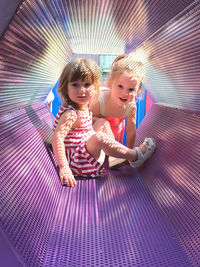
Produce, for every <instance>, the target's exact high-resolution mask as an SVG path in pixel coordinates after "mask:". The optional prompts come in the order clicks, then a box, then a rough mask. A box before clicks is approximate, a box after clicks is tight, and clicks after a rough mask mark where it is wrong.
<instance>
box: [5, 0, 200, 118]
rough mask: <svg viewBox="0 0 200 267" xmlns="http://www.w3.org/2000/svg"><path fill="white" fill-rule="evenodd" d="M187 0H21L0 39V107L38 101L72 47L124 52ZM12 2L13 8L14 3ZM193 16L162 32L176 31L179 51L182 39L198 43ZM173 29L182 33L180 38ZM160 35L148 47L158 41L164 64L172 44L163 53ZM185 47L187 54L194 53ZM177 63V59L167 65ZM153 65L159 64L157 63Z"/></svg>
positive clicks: (75, 50)
mask: <svg viewBox="0 0 200 267" xmlns="http://www.w3.org/2000/svg"><path fill="white" fill-rule="evenodd" d="M3 1H4V2H5V0H3ZM13 2H14V1H13ZM193 2H194V1H192V0H187V1H186V0H181V1H173V0H165V1H154V0H150V1H137V0H133V1H130V0H118V1H116V0H110V1H107V0H103V1H102V0H94V1H91V0H84V1H80V0H78V1H77V0H76V1H74V0H59V1H53V0H48V1H45V0H41V1H35V0H32V1H26V0H25V1H23V2H22V4H21V6H20V7H19V8H18V10H17V12H16V14H15V15H14V17H13V19H12V21H11V23H10V24H9V25H8V28H7V30H6V31H5V33H4V35H3V37H2V38H1V42H0V60H1V61H0V99H1V100H0V101H1V105H0V113H7V112H11V111H13V110H14V109H19V108H23V107H25V106H29V105H33V104H34V103H37V102H39V101H43V100H44V99H45V97H46V96H47V94H48V92H49V91H50V90H51V88H52V87H53V85H54V84H55V82H56V81H57V80H58V78H59V75H60V73H61V70H62V68H63V66H64V65H65V64H66V62H67V61H68V60H69V58H70V57H71V55H72V53H78V54H104V55H106V54H114V55H117V54H120V53H124V51H126V52H130V51H132V50H133V49H135V48H136V47H137V46H138V45H141V44H142V43H143V42H144V41H145V40H146V39H147V38H149V37H150V36H152V34H154V33H155V32H156V31H158V30H159V29H160V28H161V27H163V26H164V25H165V24H166V23H168V21H170V20H171V19H172V18H173V17H175V16H176V15H178V14H179V13H180V12H182V11H183V10H185V8H187V7H188V6H189V5H190V4H191V3H193ZM6 5H8V3H6ZM12 7H13V8H16V7H15V5H14V4H12ZM5 14H6V10H5ZM195 20H196V21H198V16H197V15H196V13H195V14H194V16H193V15H192V14H191V15H190V16H189V17H188V19H186V20H184V22H183V24H182V25H183V26H184V27H185V26H187V25H188V26H187V27H186V29H182V28H181V31H178V33H177V32H176V31H175V35H172V36H171V29H170V31H169V32H167V36H166V40H167V42H169V38H170V41H175V40H177V35H178V39H179V40H180V41H181V42H180V41H179V42H178V48H179V49H180V50H181V53H183V54H188V53H185V51H186V49H185V42H186V43H188V46H187V47H189V50H190V51H192V50H193V49H195V47H197V45H198V43H199V41H198V40H197V41H196V42H195V41H194V40H193V38H194V37H195V36H194V34H195V33H194V31H195V29H196V32H198V31H197V28H198V25H197V23H196V22H195ZM189 21H190V22H189ZM0 25H1V18H0ZM0 27H1V26H0ZM2 27H4V26H2ZM191 28H193V29H192V31H191ZM186 34H187V36H186ZM191 34H192V39H191ZM179 35H181V36H182V37H181V39H180V38H179ZM184 37H186V40H185V38H184ZM166 40H165V38H164V39H163V45H161V44H160V41H159V40H158V41H157V40H156V42H155V44H154V43H153V44H152V46H153V48H154V51H155V50H157V45H158V44H159V45H160V46H161V47H162V46H164V47H163V49H162V50H164V51H165V54H164V56H163V55H161V58H160V57H159V54H158V55H157V56H158V57H159V58H158V59H157V60H159V62H160V61H161V64H162V62H164V64H166V57H167V58H170V59H171V58H172V56H173V57H174V55H173V53H175V54H177V51H176V49H175V48H174V49H173V48H170V55H171V54H172V56H169V51H168V48H169V44H168V43H166ZM183 41H184V42H183ZM180 43H181V45H180ZM194 43H196V44H194ZM190 45H191V46H190ZM194 46H195V47H194ZM147 52H148V51H147ZM154 53H155V52H154ZM191 53H193V52H191ZM191 53H190V56H189V58H194V55H193V56H191ZM179 54H180V53H179ZM140 59H141V57H140ZM190 60H191V59H190ZM178 63H179V61H178V62H175V63H174V64H173V65H177V64H178ZM156 66H157V67H158V68H160V66H159V65H158V64H157V65H156ZM193 66H195V67H194V68H195V74H194V79H196V78H195V77H197V74H198V71H197V68H196V65H195V64H193ZM176 67H177V66H176ZM173 73H174V71H173ZM158 74H159V72H158V71H156V77H154V78H153V80H156V79H157V77H158ZM154 76H155V75H154ZM151 80H152V75H151ZM181 80H182V77H181ZM159 84H160V83H159ZM184 84H185V81H184ZM149 87H150V88H149V90H150V91H153V89H152V86H149ZM191 88H193V86H191ZM158 95H160V94H156V96H155V93H154V94H153V93H152V96H153V97H154V98H155V99H157V100H159V101H160V100H161V99H160V98H161V97H160V98H159V97H158ZM162 95H164V94H162ZM184 97H185V94H184ZM162 98H163V97H162ZM175 99H176V98H175Z"/></svg>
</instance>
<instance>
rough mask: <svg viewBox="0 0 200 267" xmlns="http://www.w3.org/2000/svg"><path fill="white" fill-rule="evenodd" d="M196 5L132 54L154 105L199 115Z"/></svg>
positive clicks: (199, 18) (199, 16) (199, 14)
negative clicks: (143, 70)
mask: <svg viewBox="0 0 200 267" xmlns="http://www.w3.org/2000/svg"><path fill="white" fill-rule="evenodd" d="M199 29H200V1H199V0H198V1H194V3H193V4H192V5H191V6H190V7H188V8H186V9H185V10H184V11H183V12H182V13H181V14H179V15H177V16H176V17H175V18H173V19H172V20H171V21H170V22H169V23H167V24H166V25H165V26H164V27H163V28H162V29H160V30H159V31H158V32H157V33H155V34H154V35H153V36H152V37H151V38H150V39H149V40H146V41H145V43H144V44H143V45H142V46H140V47H139V48H138V49H137V50H136V55H137V57H138V59H141V60H143V61H144V63H145V68H146V77H145V87H146V88H147V90H148V92H149V93H150V95H151V97H152V98H153V99H154V102H156V103H162V104H165V105H166V104H167V105H170V106H174V107H179V108H181V109H188V110H191V111H200V90H199V85H200V78H199V77H200V33H199Z"/></svg>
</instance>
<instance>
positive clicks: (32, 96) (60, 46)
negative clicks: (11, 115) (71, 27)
mask: <svg viewBox="0 0 200 267" xmlns="http://www.w3.org/2000/svg"><path fill="white" fill-rule="evenodd" d="M48 3H49V2H48V1H46V2H45V1H24V2H23V3H22V5H21V6H20V7H19V9H18V11H17V13H16V14H15V16H14V18H13V20H12V23H11V24H10V25H9V27H8V30H7V31H6V33H5V35H4V38H3V39H2V40H1V42H0V60H1V62H0V99H1V100H0V101H1V105H0V113H1V114H2V113H8V112H10V111H11V112H12V111H13V110H14V109H18V108H23V107H25V106H28V105H32V104H33V103H38V102H39V101H44V99H45V98H46V97H47V95H48V93H49V91H50V90H51V88H52V87H53V85H54V84H55V82H56V81H57V80H58V78H59V76H60V73H61V71H62V69H63V67H64V65H66V63H67V61H68V59H69V58H70V57H71V54H72V50H71V48H70V46H69V42H68V38H67V36H66V33H65V32H64V29H63V28H62V27H61V25H60V23H59V21H57V18H56V17H54V12H53V9H54V5H50V6H49V5H48ZM65 23H67V21H65ZM65 26H66V24H65Z"/></svg>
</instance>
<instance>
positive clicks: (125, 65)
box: [108, 54, 144, 94]
mask: <svg viewBox="0 0 200 267" xmlns="http://www.w3.org/2000/svg"><path fill="white" fill-rule="evenodd" d="M123 73H127V74H128V75H130V76H132V77H134V78H136V79H137V80H138V89H137V94H139V92H140V91H142V83H143V80H144V65H143V64H142V62H140V61H135V60H134V58H133V56H132V55H126V54H122V55H119V56H118V57H116V58H115V60H114V61H113V63H112V65H111V68H110V76H109V78H108V84H109V83H111V82H112V81H113V80H114V79H115V78H116V77H117V76H119V75H120V74H123Z"/></svg>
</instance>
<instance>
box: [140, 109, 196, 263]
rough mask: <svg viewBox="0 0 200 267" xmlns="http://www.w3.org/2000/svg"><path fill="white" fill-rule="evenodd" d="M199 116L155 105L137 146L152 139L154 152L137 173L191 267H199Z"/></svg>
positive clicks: (145, 122)
mask: <svg viewBox="0 0 200 267" xmlns="http://www.w3.org/2000/svg"><path fill="white" fill-rule="evenodd" d="M199 133H200V113H191V112H188V111H182V110H178V109H173V108H169V107H164V106H160V105H154V106H153V107H152V109H151V110H150V111H149V113H148V114H147V117H145V119H144V120H143V122H142V124H141V126H140V127H139V128H138V131H137V136H138V140H137V143H138V144H139V143H140V142H142V141H143V140H144V138H145V136H153V137H155V139H156V142H157V150H156V153H155V154H154V155H153V157H152V158H151V159H150V160H148V161H147V162H146V163H145V164H144V166H143V167H141V168H140V170H139V172H140V174H141V176H142V178H143V180H144V182H145V184H146V185H147V187H148V188H149V190H150V192H151V194H152V196H153V197H154V198H155V201H156V202H157V204H158V205H159V207H160V209H161V210H162V212H163V214H164V216H165V218H166V221H167V222H168V223H169V224H170V226H171V227H172V229H173V230H174V232H175V234H176V236H177V238H178V240H179V242H180V244H181V245H182V247H183V248H184V250H185V251H186V253H187V255H188V256H189V258H190V260H191V261H192V263H193V266H200V168H199V166H200V143H199Z"/></svg>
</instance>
